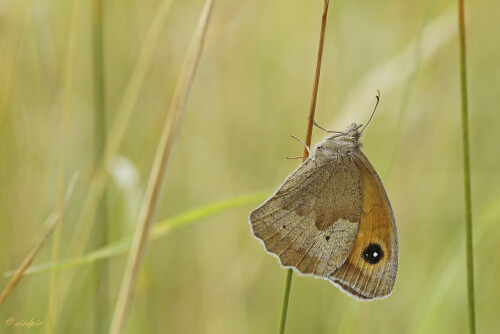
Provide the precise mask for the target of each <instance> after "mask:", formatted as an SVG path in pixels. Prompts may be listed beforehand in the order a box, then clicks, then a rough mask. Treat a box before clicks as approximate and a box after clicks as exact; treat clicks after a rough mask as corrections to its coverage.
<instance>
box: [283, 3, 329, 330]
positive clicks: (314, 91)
mask: <svg viewBox="0 0 500 334" xmlns="http://www.w3.org/2000/svg"><path fill="white" fill-rule="evenodd" d="M328 5H329V0H325V1H324V6H323V14H322V16H321V31H320V36H319V44H318V54H317V58H316V71H315V73H314V83H313V89H312V95H311V103H310V105H309V121H308V123H307V132H306V139H305V141H304V142H305V144H306V145H307V147H309V146H311V137H312V130H313V120H314V114H315V112H316V101H317V97H318V87H319V77H320V72H321V61H322V59H323V46H324V43H325V31H326V20H327V16H328ZM307 147H305V148H304V153H303V155H302V161H304V160H306V159H307V157H308V156H309V150H308V149H307ZM292 276H293V270H292V269H287V272H286V278H285V289H284V291H283V303H282V305H281V315H280V323H279V329H278V333H280V334H283V333H285V325H286V315H287V313H288V301H289V300H290V290H291V286H292Z"/></svg>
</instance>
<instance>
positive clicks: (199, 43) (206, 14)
mask: <svg viewBox="0 0 500 334" xmlns="http://www.w3.org/2000/svg"><path fill="white" fill-rule="evenodd" d="M213 3H214V0H206V1H205V5H204V7H203V10H202V13H201V16H200V19H199V21H198V26H197V29H196V31H195V34H194V37H193V40H192V41H191V45H190V48H189V50H188V53H187V55H186V59H185V62H184V65H183V68H182V70H181V74H180V77H179V81H178V82H177V86H176V89H175V91H174V95H173V98H172V102H171V105H170V110H169V112H168V115H167V117H166V120H165V124H164V128H163V133H162V136H161V140H160V143H159V145H158V149H157V152H156V155H155V160H154V163H153V168H152V171H151V175H150V178H149V181H148V185H147V189H146V193H145V196H144V200H143V204H142V207H141V211H140V216H139V222H138V224H137V227H136V230H135V234H134V239H133V243H132V249H131V252H130V254H129V258H128V261H127V267H126V269H125V273H124V276H123V281H122V285H121V288H120V292H119V296H118V302H117V305H116V308H115V312H114V314H113V319H112V323H111V328H110V333H111V334H118V333H121V332H122V331H123V328H124V325H125V321H126V319H127V315H128V311H129V309H130V305H131V303H132V297H133V292H134V289H135V283H136V280H137V276H138V274H139V270H140V267H141V263H142V258H143V256H144V252H145V250H146V246H147V244H148V240H149V230H150V227H151V222H152V220H153V216H154V213H155V209H156V205H157V202H158V197H159V194H160V190H161V186H162V181H163V177H164V174H165V169H166V166H167V164H168V161H169V157H170V154H171V152H172V146H173V143H174V141H175V138H176V135H177V133H178V131H179V128H180V124H181V119H182V114H183V111H184V109H185V108H184V107H185V104H186V100H187V96H188V94H189V90H190V87H191V85H192V82H193V78H194V75H195V72H196V69H197V67H198V63H199V60H200V56H201V51H202V49H203V42H204V38H205V35H206V32H207V27H208V22H209V18H210V14H211V12H212V8H213Z"/></svg>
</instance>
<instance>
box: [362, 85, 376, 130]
mask: <svg viewBox="0 0 500 334" xmlns="http://www.w3.org/2000/svg"><path fill="white" fill-rule="evenodd" d="M375 98H376V99H377V102H376V103H375V108H373V111H372V114H371V116H370V118H369V119H368V122H366V124H365V126H364V127H363V129H361V131H360V132H359V133H361V132H363V130H364V129H365V128H366V126H367V125H368V124H369V123H370V121H371V120H372V117H373V115H374V114H375V110H377V106H378V102H379V101H380V91H379V90H378V89H377V96H375Z"/></svg>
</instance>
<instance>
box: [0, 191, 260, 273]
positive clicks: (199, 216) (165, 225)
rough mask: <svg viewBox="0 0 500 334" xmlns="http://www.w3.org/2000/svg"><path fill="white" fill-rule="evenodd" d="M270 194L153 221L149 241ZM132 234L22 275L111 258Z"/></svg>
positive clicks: (127, 247)
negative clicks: (83, 253) (86, 252)
mask: <svg viewBox="0 0 500 334" xmlns="http://www.w3.org/2000/svg"><path fill="white" fill-rule="evenodd" d="M267 197H269V191H265V192H257V193H250V194H246V195H241V196H237V197H233V198H230V199H226V200H222V201H219V202H215V203H211V204H207V205H202V206H200V207H196V208H194V209H191V210H188V211H186V212H182V213H179V214H177V215H175V216H173V217H170V218H167V219H165V220H162V221H159V222H156V223H154V225H153V227H152V229H151V233H150V235H149V238H150V242H153V241H156V240H158V239H160V238H162V237H164V236H166V235H168V234H170V233H171V232H174V231H176V230H179V229H181V228H185V227H188V226H190V225H192V224H194V223H196V222H199V221H202V220H205V219H208V218H211V217H214V216H216V215H219V214H222V213H224V212H227V211H229V210H233V209H236V208H239V207H241V206H244V205H248V204H257V203H260V202H262V201H264V200H265V199H266V198H267ZM132 237H133V236H126V237H123V238H122V239H120V240H117V241H114V242H112V243H110V244H109V245H106V246H105V247H103V248H99V249H96V250H94V251H92V252H90V253H88V254H85V255H83V256H79V257H76V258H70V259H64V260H60V261H58V262H48V263H42V264H38V265H35V266H31V267H29V268H28V269H27V270H26V271H25V272H24V273H23V275H24V276H26V275H32V274H39V273H44V272H48V271H53V270H64V269H69V268H75V267H77V266H81V265H85V264H92V263H94V262H96V261H99V260H102V259H109V258H111V257H113V256H117V255H120V254H123V253H126V252H128V251H130V248H131V246H132V239H133V238H132ZM15 273H16V271H15V270H14V271H13V270H10V271H7V272H5V273H4V276H5V277H11V276H13V275H14V274H15Z"/></svg>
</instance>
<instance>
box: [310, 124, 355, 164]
mask: <svg viewBox="0 0 500 334" xmlns="http://www.w3.org/2000/svg"><path fill="white" fill-rule="evenodd" d="M360 127H361V125H357V124H356V123H352V124H351V125H349V126H348V127H347V129H346V130H345V131H344V132H341V133H338V134H335V135H332V136H328V137H326V138H324V139H323V140H322V141H320V142H319V143H318V144H316V145H315V146H314V151H313V157H314V158H315V159H317V158H320V159H321V158H322V157H326V158H331V157H349V156H350V155H351V154H352V152H354V151H355V150H356V149H359V148H360V147H361V142H360V141H359V137H360V136H361V133H360V132H359V131H358V129H359V128H360Z"/></svg>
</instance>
